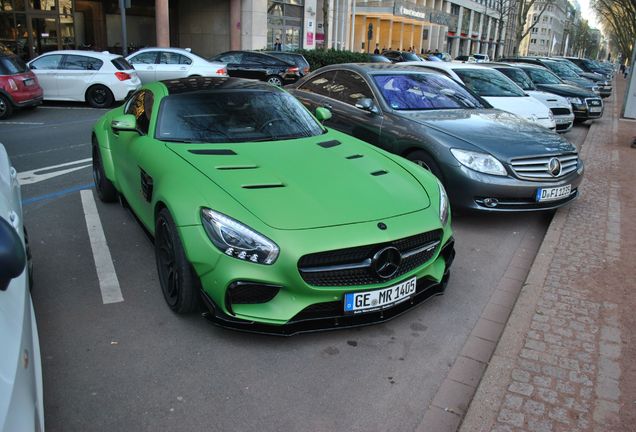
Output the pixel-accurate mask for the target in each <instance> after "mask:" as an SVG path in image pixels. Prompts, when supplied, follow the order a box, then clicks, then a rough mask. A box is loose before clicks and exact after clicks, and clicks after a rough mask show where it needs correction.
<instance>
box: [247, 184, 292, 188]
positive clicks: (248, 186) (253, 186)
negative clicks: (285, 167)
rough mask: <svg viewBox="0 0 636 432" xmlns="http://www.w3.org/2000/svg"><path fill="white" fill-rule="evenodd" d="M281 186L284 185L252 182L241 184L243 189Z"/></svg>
mask: <svg viewBox="0 0 636 432" xmlns="http://www.w3.org/2000/svg"><path fill="white" fill-rule="evenodd" d="M283 187H285V185H284V184H282V183H267V184H253V185H243V186H242V188H243V189H275V188H283Z"/></svg>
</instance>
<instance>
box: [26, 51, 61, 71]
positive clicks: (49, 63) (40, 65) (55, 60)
mask: <svg viewBox="0 0 636 432" xmlns="http://www.w3.org/2000/svg"><path fill="white" fill-rule="evenodd" d="M61 61H62V55H61V54H52V55H47V56H44V57H40V58H39V59H37V60H35V61H34V62H33V63H31V69H57V68H58V66H59V65H60V62H61Z"/></svg>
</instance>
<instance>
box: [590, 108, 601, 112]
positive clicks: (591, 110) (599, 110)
mask: <svg viewBox="0 0 636 432" xmlns="http://www.w3.org/2000/svg"><path fill="white" fill-rule="evenodd" d="M602 109H603V108H601V107H590V112H593V113H597V112H601V110H602Z"/></svg>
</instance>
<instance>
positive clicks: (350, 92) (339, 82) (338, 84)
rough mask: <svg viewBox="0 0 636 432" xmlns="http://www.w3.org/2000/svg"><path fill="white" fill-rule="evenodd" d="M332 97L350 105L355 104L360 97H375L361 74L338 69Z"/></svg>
mask: <svg viewBox="0 0 636 432" xmlns="http://www.w3.org/2000/svg"><path fill="white" fill-rule="evenodd" d="M331 97H332V98H334V99H337V100H339V101H341V102H344V103H347V104H349V105H355V104H356V102H357V101H358V100H359V99H362V98H371V99H373V92H372V91H371V88H369V85H368V84H367V83H366V82H365V81H364V79H363V78H362V77H361V76H360V75H358V74H357V73H355V72H350V71H345V70H341V71H338V74H337V75H336V79H335V80H334V82H333V87H332V88H331Z"/></svg>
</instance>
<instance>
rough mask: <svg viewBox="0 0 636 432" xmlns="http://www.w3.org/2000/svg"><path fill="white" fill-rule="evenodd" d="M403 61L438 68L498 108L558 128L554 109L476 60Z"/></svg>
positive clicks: (541, 124) (548, 126) (549, 127)
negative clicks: (450, 61)
mask: <svg viewBox="0 0 636 432" xmlns="http://www.w3.org/2000/svg"><path fill="white" fill-rule="evenodd" d="M402 64H403V65H412V66H419V67H425V68H429V69H435V70H438V71H440V72H442V73H444V74H445V75H447V76H448V77H450V78H452V79H454V80H455V81H457V82H459V83H461V84H463V85H465V86H466V87H468V88H469V89H470V90H472V91H473V93H476V94H477V95H479V96H481V97H482V98H483V99H485V100H486V101H487V102H488V103H490V105H492V106H493V107H494V108H497V109H500V110H502V111H508V112H510V113H513V114H516V115H518V116H519V117H521V118H523V119H526V120H527V121H529V122H530V123H535V124H537V125H539V126H543V127H545V128H546V129H550V130H553V131H554V130H556V122H555V121H554V115H553V114H552V112H551V111H550V109H549V108H548V107H547V106H545V105H544V104H543V103H541V102H539V101H538V100H537V99H535V98H533V97H531V96H530V95H528V94H526V93H525V92H524V91H523V90H521V88H520V87H519V86H518V85H517V84H515V83H514V82H513V81H511V80H510V78H508V77H507V76H505V75H504V74H502V73H501V72H499V71H497V70H494V69H491V68H488V67H484V66H479V65H477V64H474V63H473V64H470V63H454V62H453V63H444V62H426V63H419V62H407V63H402Z"/></svg>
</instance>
